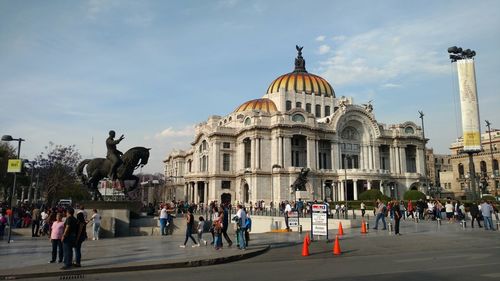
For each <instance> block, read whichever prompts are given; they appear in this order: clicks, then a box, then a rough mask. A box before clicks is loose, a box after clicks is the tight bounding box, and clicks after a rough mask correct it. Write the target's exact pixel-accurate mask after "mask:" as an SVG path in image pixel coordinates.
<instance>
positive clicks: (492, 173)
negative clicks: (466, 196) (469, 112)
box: [484, 120, 498, 199]
mask: <svg viewBox="0 0 500 281" xmlns="http://www.w3.org/2000/svg"><path fill="white" fill-rule="evenodd" d="M484 121H485V122H486V127H488V136H489V137H490V156H491V177H492V178H493V180H494V181H495V180H496V179H495V177H496V175H495V170H494V165H493V163H494V162H495V161H494V159H493V144H492V143H491V122H490V121H488V120H484ZM493 185H494V188H495V199H496V198H497V195H498V194H497V185H496V183H495V182H493Z"/></svg>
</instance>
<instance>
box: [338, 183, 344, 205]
mask: <svg viewBox="0 0 500 281" xmlns="http://www.w3.org/2000/svg"><path fill="white" fill-rule="evenodd" d="M344 186H345V180H342V181H340V189H339V201H343V200H344Z"/></svg>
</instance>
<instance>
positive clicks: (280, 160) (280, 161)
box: [277, 136, 285, 167]
mask: <svg viewBox="0 0 500 281" xmlns="http://www.w3.org/2000/svg"><path fill="white" fill-rule="evenodd" d="M277 141H278V164H279V165H280V166H281V167H284V165H285V164H284V163H283V137H282V136H278V139H277Z"/></svg>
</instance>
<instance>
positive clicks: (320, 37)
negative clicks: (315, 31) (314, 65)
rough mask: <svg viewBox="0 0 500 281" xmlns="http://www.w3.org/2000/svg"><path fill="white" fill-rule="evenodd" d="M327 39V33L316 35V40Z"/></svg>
mask: <svg viewBox="0 0 500 281" xmlns="http://www.w3.org/2000/svg"><path fill="white" fill-rule="evenodd" d="M325 39H326V36H325V35H320V36H318V37H316V41H319V42H322V41H325Z"/></svg>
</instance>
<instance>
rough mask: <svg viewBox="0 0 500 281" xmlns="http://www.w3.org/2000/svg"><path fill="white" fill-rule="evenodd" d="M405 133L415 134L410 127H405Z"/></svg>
mask: <svg viewBox="0 0 500 281" xmlns="http://www.w3.org/2000/svg"><path fill="white" fill-rule="evenodd" d="M405 134H408V135H413V134H415V130H414V129H413V128H412V127H406V128H405Z"/></svg>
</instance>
